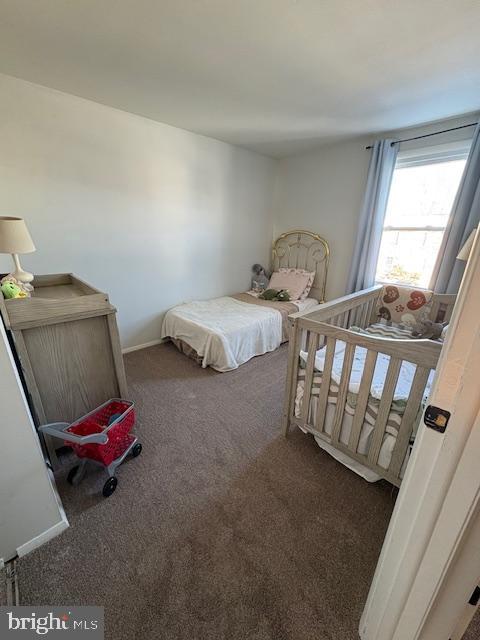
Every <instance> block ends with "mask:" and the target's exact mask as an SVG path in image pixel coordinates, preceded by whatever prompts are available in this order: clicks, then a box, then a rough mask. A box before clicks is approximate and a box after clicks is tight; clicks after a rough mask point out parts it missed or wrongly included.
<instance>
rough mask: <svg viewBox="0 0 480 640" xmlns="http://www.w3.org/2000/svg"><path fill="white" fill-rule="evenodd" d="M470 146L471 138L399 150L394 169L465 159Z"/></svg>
mask: <svg viewBox="0 0 480 640" xmlns="http://www.w3.org/2000/svg"><path fill="white" fill-rule="evenodd" d="M471 146H472V141H471V139H468V140H458V141H456V142H447V143H443V144H429V145H425V146H422V147H417V148H415V149H405V150H400V151H399V152H398V156H397V163H396V165H395V169H405V168H407V167H415V166H419V165H425V164H435V163H437V162H449V161H451V160H466V159H467V157H468V154H469V151H470V147H471Z"/></svg>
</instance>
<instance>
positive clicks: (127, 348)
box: [122, 338, 167, 353]
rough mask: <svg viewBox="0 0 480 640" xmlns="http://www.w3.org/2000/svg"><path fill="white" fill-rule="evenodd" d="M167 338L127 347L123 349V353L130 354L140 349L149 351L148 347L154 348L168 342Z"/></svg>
mask: <svg viewBox="0 0 480 640" xmlns="http://www.w3.org/2000/svg"><path fill="white" fill-rule="evenodd" d="M166 341H167V338H158V339H157V340H151V341H150V342H144V343H143V344H136V345H135V346H134V347H125V348H124V349H122V353H130V352H131V351H139V350H140V349H147V347H154V346H155V345H157V344H162V342H166Z"/></svg>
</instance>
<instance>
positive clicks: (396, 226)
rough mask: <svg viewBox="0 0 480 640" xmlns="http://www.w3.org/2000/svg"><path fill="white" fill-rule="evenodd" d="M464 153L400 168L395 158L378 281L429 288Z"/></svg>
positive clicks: (458, 179)
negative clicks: (461, 155) (457, 157)
mask: <svg viewBox="0 0 480 640" xmlns="http://www.w3.org/2000/svg"><path fill="white" fill-rule="evenodd" d="M465 162H466V157H465V158H460V159H454V160H446V161H438V160H436V161H434V162H432V161H430V162H425V163H423V164H422V163H419V164H414V165H413V166H402V165H401V163H399V162H397V167H396V168H395V171H394V174H393V179H392V185H391V189H390V195H389V199H388V205H387V211H386V216H385V222H384V228H383V235H382V242H381V246H380V254H379V259H378V263H377V274H376V280H377V281H378V282H396V283H402V284H413V285H417V286H419V287H423V288H428V286H429V282H430V278H431V276H432V272H433V268H434V266H435V261H436V259H437V255H438V251H439V249H440V245H441V242H442V238H443V234H444V232H445V228H446V226H447V223H448V219H449V216H450V212H451V209H452V205H453V201H454V199H455V196H456V193H457V190H458V186H459V184H460V180H461V177H462V173H463V169H464V167H465Z"/></svg>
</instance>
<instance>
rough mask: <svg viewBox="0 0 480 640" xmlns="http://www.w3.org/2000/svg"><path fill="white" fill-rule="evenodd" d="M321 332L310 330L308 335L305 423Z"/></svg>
mask: <svg viewBox="0 0 480 640" xmlns="http://www.w3.org/2000/svg"><path fill="white" fill-rule="evenodd" d="M319 337H320V334H318V333H316V332H315V331H310V335H309V337H308V356H307V366H306V368H305V386H304V388H303V400H302V412H301V419H302V422H303V424H306V423H308V413H309V410H310V401H311V398H312V382H313V370H314V366H315V356H316V353H317V349H318V339H319Z"/></svg>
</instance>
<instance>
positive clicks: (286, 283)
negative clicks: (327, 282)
mask: <svg viewBox="0 0 480 640" xmlns="http://www.w3.org/2000/svg"><path fill="white" fill-rule="evenodd" d="M309 278H310V276H309V274H308V272H305V273H296V272H295V271H288V272H285V271H274V272H273V273H272V277H271V278H270V282H269V283H268V288H269V289H286V290H287V291H288V293H289V295H290V300H300V296H301V295H302V294H303V292H304V291H305V288H306V286H307V284H308V281H309Z"/></svg>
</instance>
